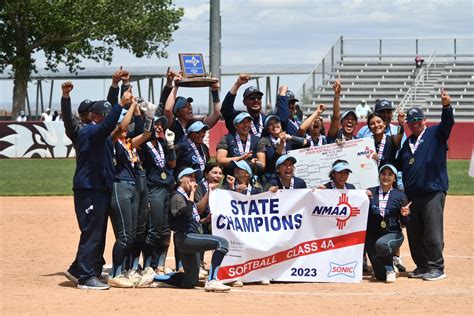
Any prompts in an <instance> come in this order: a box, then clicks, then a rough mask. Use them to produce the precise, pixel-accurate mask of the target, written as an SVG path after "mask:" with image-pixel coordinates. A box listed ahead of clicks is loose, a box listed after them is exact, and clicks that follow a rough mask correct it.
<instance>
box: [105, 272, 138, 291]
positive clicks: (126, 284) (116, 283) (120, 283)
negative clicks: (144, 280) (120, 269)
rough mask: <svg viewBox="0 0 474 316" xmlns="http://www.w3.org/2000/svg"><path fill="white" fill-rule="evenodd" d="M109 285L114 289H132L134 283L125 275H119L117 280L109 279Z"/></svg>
mask: <svg viewBox="0 0 474 316" xmlns="http://www.w3.org/2000/svg"><path fill="white" fill-rule="evenodd" d="M108 283H109V285H110V286H112V287H121V288H131V287H134V285H135V284H134V283H133V282H132V281H130V280H129V279H128V278H127V277H126V276H125V275H122V274H121V275H117V276H116V277H115V278H109V281H108Z"/></svg>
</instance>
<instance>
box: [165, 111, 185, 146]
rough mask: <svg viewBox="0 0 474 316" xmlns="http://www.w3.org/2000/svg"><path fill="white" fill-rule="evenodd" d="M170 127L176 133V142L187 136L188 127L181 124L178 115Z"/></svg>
mask: <svg viewBox="0 0 474 316" xmlns="http://www.w3.org/2000/svg"><path fill="white" fill-rule="evenodd" d="M169 129H170V130H171V131H173V133H174V135H175V137H174V143H175V144H178V143H180V142H182V141H183V140H184V138H185V136H186V128H185V126H183V125H181V123H180V122H179V120H178V118H177V117H175V118H174V120H173V121H172V122H171V126H170V127H169Z"/></svg>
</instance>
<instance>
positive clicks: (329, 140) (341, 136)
mask: <svg viewBox="0 0 474 316" xmlns="http://www.w3.org/2000/svg"><path fill="white" fill-rule="evenodd" d="M338 139H345V137H344V134H343V132H342V129H340V130H339V131H338V132H337V134H336V137H334V136H332V137H331V136H327V137H326V140H327V143H328V144H332V143H335V142H336V140H338ZM352 139H357V136H355V135H352ZM352 139H351V140H352Z"/></svg>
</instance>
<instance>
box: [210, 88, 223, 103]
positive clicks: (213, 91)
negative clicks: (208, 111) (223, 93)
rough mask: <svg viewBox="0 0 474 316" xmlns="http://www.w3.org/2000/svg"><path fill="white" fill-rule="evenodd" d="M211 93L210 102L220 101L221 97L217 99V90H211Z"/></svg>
mask: <svg viewBox="0 0 474 316" xmlns="http://www.w3.org/2000/svg"><path fill="white" fill-rule="evenodd" d="M211 95H212V103H218V102H220V101H221V99H219V91H218V90H211Z"/></svg>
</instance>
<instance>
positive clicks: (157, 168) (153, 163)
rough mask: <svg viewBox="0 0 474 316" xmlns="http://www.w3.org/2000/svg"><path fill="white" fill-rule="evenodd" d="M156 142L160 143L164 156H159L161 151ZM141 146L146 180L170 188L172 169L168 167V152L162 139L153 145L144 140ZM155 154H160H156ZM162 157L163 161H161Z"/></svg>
mask: <svg viewBox="0 0 474 316" xmlns="http://www.w3.org/2000/svg"><path fill="white" fill-rule="evenodd" d="M158 142H159V143H160V145H161V149H162V150H163V154H164V158H163V157H162V156H161V151H160V148H159V146H158ZM141 148H142V152H143V156H144V158H145V159H144V161H143V166H144V167H145V170H146V176H147V179H148V182H149V183H152V184H154V185H161V186H164V187H168V188H171V187H172V186H173V185H174V183H175V181H174V175H173V169H171V168H170V167H168V160H169V156H170V154H169V152H168V148H167V147H166V144H165V141H164V140H162V139H159V140H157V145H156V146H154V145H153V143H152V142H146V143H144V144H143V145H142V147H141ZM157 154H158V155H160V156H157ZM162 159H163V161H161V160H162ZM160 161H161V163H160ZM163 162H164V165H163ZM162 165H163V166H162Z"/></svg>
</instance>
